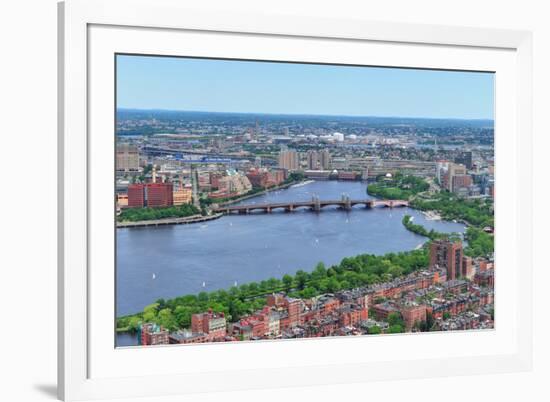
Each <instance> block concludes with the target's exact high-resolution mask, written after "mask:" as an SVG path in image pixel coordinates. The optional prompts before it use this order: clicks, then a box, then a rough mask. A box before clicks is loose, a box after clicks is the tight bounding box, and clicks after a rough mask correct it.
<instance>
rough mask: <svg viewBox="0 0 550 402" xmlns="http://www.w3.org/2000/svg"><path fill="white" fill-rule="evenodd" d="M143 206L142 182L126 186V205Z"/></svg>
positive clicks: (143, 192) (131, 206) (132, 206)
mask: <svg viewBox="0 0 550 402" xmlns="http://www.w3.org/2000/svg"><path fill="white" fill-rule="evenodd" d="M144 206H145V191H144V185H143V184H130V185H129V186H128V207H130V208H143V207H144Z"/></svg>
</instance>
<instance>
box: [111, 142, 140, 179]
mask: <svg viewBox="0 0 550 402" xmlns="http://www.w3.org/2000/svg"><path fill="white" fill-rule="evenodd" d="M138 169H139V151H138V148H137V147H136V146H135V145H131V144H128V143H123V144H117V146H116V170H117V171H118V172H137V171H138Z"/></svg>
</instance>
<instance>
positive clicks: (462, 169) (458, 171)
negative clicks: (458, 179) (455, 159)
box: [447, 163, 467, 193]
mask: <svg viewBox="0 0 550 402" xmlns="http://www.w3.org/2000/svg"><path fill="white" fill-rule="evenodd" d="M466 174H467V172H466V166H464V165H459V164H456V163H449V169H448V174H447V175H448V178H449V181H448V183H447V190H449V191H450V192H451V193H452V192H453V191H454V188H453V177H455V176H459V175H466Z"/></svg>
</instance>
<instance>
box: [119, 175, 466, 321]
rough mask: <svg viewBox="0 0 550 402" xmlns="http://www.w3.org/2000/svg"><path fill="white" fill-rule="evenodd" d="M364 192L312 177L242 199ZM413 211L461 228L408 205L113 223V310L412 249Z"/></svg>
mask: <svg viewBox="0 0 550 402" xmlns="http://www.w3.org/2000/svg"><path fill="white" fill-rule="evenodd" d="M343 193H345V194H347V195H349V196H350V197H351V198H352V199H364V198H371V197H369V196H368V195H367V194H366V184H365V183H361V182H341V181H315V182H313V183H309V184H305V185H298V186H293V187H291V188H288V189H285V190H279V191H275V192H271V193H268V194H265V195H261V196H258V197H255V198H252V199H248V200H244V201H242V202H241V204H252V203H266V202H280V201H295V200H311V198H312V196H313V195H317V196H319V198H320V199H340V198H341V196H342V194H343ZM405 214H409V215H411V216H413V217H414V222H415V223H420V224H422V225H424V226H425V227H426V228H428V229H431V228H433V229H435V230H437V231H440V232H463V231H464V225H462V224H460V223H453V222H444V221H433V220H427V219H426V218H425V217H424V215H423V214H422V213H420V212H418V211H415V210H412V209H410V208H396V209H392V210H390V209H387V208H376V209H366V208H364V206H356V207H354V208H353V210H352V211H350V212H345V211H343V210H340V209H337V208H332V207H325V208H323V210H322V211H321V212H320V213H315V212H312V211H309V210H298V211H295V212H293V213H285V212H283V211H282V210H281V211H278V210H277V211H274V212H273V213H271V214H265V213H261V212H258V213H254V214H250V215H232V216H224V217H222V218H220V219H217V220H213V221H208V222H205V223H202V224H191V225H170V226H162V227H147V228H132V229H118V230H117V316H122V315H126V314H131V313H136V312H139V311H141V310H142V309H143V307H144V306H146V305H148V304H151V303H153V302H154V301H155V300H157V299H159V298H165V299H169V298H172V297H176V296H181V295H185V294H190V293H198V292H200V291H211V290H216V289H221V288H229V287H231V286H234V285H235V283H237V284H242V283H246V282H251V281H261V280H264V279H269V278H271V277H275V278H281V277H282V276H283V275H284V274H285V273H294V272H296V271H297V270H299V269H303V270H306V271H310V270H312V269H313V268H314V267H315V265H316V264H317V263H318V262H320V261H322V262H324V263H325V264H326V265H331V264H335V263H338V262H340V261H341V260H342V258H344V257H347V256H354V255H357V254H361V253H372V254H384V253H387V252H397V251H405V250H411V249H414V248H415V247H417V246H419V245H421V244H422V243H423V242H425V241H426V239H425V238H424V237H422V236H419V235H416V234H413V233H411V232H409V231H407V230H406V229H405V228H404V226H403V224H402V223H401V220H402V218H403V216H404V215H405Z"/></svg>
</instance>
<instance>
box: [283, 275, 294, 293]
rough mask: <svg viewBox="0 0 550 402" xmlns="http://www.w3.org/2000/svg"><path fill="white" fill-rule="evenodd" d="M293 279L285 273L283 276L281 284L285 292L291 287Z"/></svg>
mask: <svg viewBox="0 0 550 402" xmlns="http://www.w3.org/2000/svg"><path fill="white" fill-rule="evenodd" d="M293 281H294V279H293V278H292V276H290V275H288V274H285V275H284V276H283V286H284V288H285V290H286V291H287V292H289V291H290V289H292V282H293Z"/></svg>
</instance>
